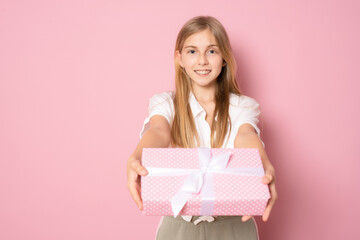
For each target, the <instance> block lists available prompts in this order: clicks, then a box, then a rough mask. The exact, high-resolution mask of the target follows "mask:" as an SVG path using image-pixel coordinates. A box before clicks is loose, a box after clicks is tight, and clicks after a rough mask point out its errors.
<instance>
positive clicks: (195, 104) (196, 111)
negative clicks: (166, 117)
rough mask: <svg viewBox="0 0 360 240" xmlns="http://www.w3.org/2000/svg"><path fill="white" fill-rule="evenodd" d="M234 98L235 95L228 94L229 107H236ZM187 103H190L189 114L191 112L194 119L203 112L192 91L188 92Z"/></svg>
mask: <svg viewBox="0 0 360 240" xmlns="http://www.w3.org/2000/svg"><path fill="white" fill-rule="evenodd" d="M236 96H237V95H236V94H234V93H230V105H231V104H233V105H236V103H237V98H236ZM189 103H190V107H191V112H192V114H193V117H194V118H196V117H197V116H198V115H199V114H200V113H201V112H205V110H204V108H203V107H202V106H201V105H200V103H199V102H198V101H197V99H196V97H195V95H194V94H193V92H192V91H190V95H189ZM215 120H217V115H216V116H215Z"/></svg>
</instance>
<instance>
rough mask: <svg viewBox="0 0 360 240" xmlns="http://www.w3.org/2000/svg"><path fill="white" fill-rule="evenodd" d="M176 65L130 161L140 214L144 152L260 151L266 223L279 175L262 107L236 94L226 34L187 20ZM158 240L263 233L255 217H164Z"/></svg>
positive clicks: (209, 20)
mask: <svg viewBox="0 0 360 240" xmlns="http://www.w3.org/2000/svg"><path fill="white" fill-rule="evenodd" d="M174 60H175V88H176V89H175V92H162V93H159V94H155V95H154V96H153V97H151V99H150V104H149V116H148V117H147V118H146V119H145V121H144V126H143V129H142V130H141V133H140V138H141V140H140V142H139V144H138V146H137V147H136V149H135V151H134V152H133V154H132V155H131V156H130V157H129V159H128V164H127V176H128V189H129V191H130V193H131V195H132V197H133V199H134V201H135V202H136V204H137V206H138V208H139V209H140V210H142V201H141V198H140V192H141V187H140V179H139V178H140V175H141V176H145V175H147V173H148V172H147V170H146V169H145V168H144V167H143V166H142V165H141V154H142V149H143V148H144V147H146V148H165V147H182V148H194V147H209V148H234V147H235V148H258V149H259V151H260V155H261V159H262V162H263V166H264V170H265V176H264V178H263V183H264V184H269V189H270V194H271V198H270V200H269V202H268V205H267V207H266V210H265V213H264V215H263V217H262V219H263V221H267V219H268V218H269V215H270V211H271V209H272V207H273V205H274V203H275V201H276V199H277V193H276V190H275V170H274V167H273V166H272V164H271V163H270V161H269V159H268V157H267V155H266V153H265V150H264V146H263V143H262V141H261V139H260V130H259V128H258V127H257V123H258V116H259V114H260V110H259V104H258V103H257V102H256V101H255V100H254V99H252V98H250V97H248V96H245V95H242V94H241V93H240V91H239V88H238V86H237V83H236V79H235V75H236V63H235V59H234V56H233V53H232V48H231V46H230V41H229V38H228V35H227V33H226V31H225V29H224V27H223V26H222V25H221V23H220V22H219V21H218V20H217V19H215V18H214V17H210V16H198V17H194V18H192V19H190V20H189V21H188V22H186V23H185V25H184V26H183V27H182V29H181V30H180V32H179V34H178V36H177V40H176V47H175V57H174ZM249 219H251V221H248V220H249ZM156 239H158V240H165V239H166V240H168V239H171V240H180V239H214V240H215V239H223V240H233V239H258V232H257V226H256V222H255V219H254V218H253V217H252V216H216V217H214V216H178V217H176V218H174V217H173V216H164V217H162V219H161V221H160V224H159V227H158V230H157V237H156Z"/></svg>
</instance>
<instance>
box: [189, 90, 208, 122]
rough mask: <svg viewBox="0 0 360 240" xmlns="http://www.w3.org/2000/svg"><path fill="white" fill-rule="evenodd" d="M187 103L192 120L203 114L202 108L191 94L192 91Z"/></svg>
mask: <svg viewBox="0 0 360 240" xmlns="http://www.w3.org/2000/svg"><path fill="white" fill-rule="evenodd" d="M189 103H190V107H191V112H192V114H193V117H194V118H196V117H197V116H198V115H199V114H200V113H201V112H205V110H204V109H203V107H202V106H201V105H200V103H199V102H198V101H197V100H196V97H195V95H194V94H193V92H192V91H190V95H189Z"/></svg>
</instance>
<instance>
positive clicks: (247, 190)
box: [141, 148, 270, 216]
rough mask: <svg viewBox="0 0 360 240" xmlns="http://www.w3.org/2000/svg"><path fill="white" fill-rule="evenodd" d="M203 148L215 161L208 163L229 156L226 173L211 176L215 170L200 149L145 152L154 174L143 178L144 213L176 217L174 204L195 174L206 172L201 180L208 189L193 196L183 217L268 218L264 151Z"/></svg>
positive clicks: (220, 171) (146, 162) (224, 170)
mask: <svg viewBox="0 0 360 240" xmlns="http://www.w3.org/2000/svg"><path fill="white" fill-rule="evenodd" d="M201 149H202V150H205V151H208V152H209V153H208V154H209V156H211V157H212V158H211V159H210V158H209V159H208V161H209V163H214V162H215V160H213V159H214V156H220V155H221V156H224V155H226V153H229V154H228V155H230V157H228V160H227V161H228V162H227V164H225V169H223V170H213V171H212V172H211V171H210V170H209V169H210V167H208V168H204V167H203V165H202V164H201V160H200V156H201V154H200V153H199V149H198V148H144V149H143V153H142V165H143V166H144V167H145V168H147V169H148V171H149V175H147V176H144V177H141V197H142V201H143V211H142V212H143V214H144V215H153V216H154V215H156V216H166V215H177V214H174V211H173V210H174V209H173V208H172V200H173V198H174V196H175V195H176V194H178V193H179V191H181V190H182V187H183V186H184V182H185V180H186V179H187V178H188V177H189V175H190V174H191V173H193V174H197V176H200V175H201V174H203V175H201V176H202V177H199V179H203V185H202V187H201V189H200V191H199V192H198V193H193V194H191V197H189V199H188V200H187V201H186V203H185V205H184V206H183V207H182V208H181V211H180V212H179V213H178V215H213V216H220V215H263V213H264V210H265V208H266V205H267V202H268V199H269V198H270V193H269V188H268V185H267V184H264V183H263V182H262V178H263V175H264V169H263V166H262V162H261V157H260V154H259V150H258V149H257V148H212V149H209V148H206V149H205V148H201ZM210 154H211V155H210ZM223 165H224V164H223ZM215 168H216V167H215ZM201 169H202V170H201ZM204 171H205V173H204ZM206 171H207V172H206ZM209 171H210V172H209ZM199 174H200V175H199ZM199 181H200V182H201V180H199Z"/></svg>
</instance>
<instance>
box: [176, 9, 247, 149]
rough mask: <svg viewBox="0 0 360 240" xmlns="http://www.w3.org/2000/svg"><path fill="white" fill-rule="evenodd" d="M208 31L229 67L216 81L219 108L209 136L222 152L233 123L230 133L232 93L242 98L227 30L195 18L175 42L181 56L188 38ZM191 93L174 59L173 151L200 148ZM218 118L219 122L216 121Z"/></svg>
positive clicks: (208, 18)
mask: <svg viewBox="0 0 360 240" xmlns="http://www.w3.org/2000/svg"><path fill="white" fill-rule="evenodd" d="M206 29H209V30H210V31H211V32H212V33H213V35H214V37H215V39H216V41H217V44H218V45H219V49H220V52H221V54H222V56H223V59H224V61H225V62H226V65H225V66H224V67H223V68H222V71H221V73H220V74H219V76H218V78H217V80H216V83H217V84H216V90H215V101H216V105H215V110H214V115H213V121H212V122H213V124H212V126H211V136H210V138H211V140H210V143H211V147H212V148H220V147H222V146H223V143H224V141H225V137H226V134H227V130H228V122H229V123H230V124H229V127H230V131H231V120H230V116H229V104H230V93H235V94H239V95H240V90H239V87H238V85H237V83H236V62H235V58H234V56H233V52H232V48H231V45H230V41H229V37H228V35H227V33H226V30H225V28H224V27H223V26H222V24H221V23H220V22H219V21H218V20H217V19H216V18H214V17H211V16H197V17H194V18H192V19H190V20H189V21H187V22H186V23H185V24H184V26H183V27H182V28H181V30H180V32H179V34H178V36H177V39H176V45H175V52H176V51H179V52H180V53H181V50H182V48H183V46H184V42H185V40H186V39H187V38H188V37H190V36H191V35H192V34H194V33H198V32H201V31H203V30H206ZM190 91H191V79H190V78H189V76H188V75H187V74H186V72H185V69H183V68H182V67H181V66H180V64H179V62H178V61H177V60H176V58H175V98H174V108H175V116H174V121H173V123H172V126H171V145H172V146H174V147H175V146H177V147H183V148H193V147H199V144H200V140H199V136H198V133H197V130H196V126H195V122H194V118H193V114H192V111H191V107H190V104H189V95H190ZM216 115H217V121H215V116H216ZM229 135H230V134H229ZM195 138H196V143H195ZM228 139H229V138H228Z"/></svg>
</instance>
